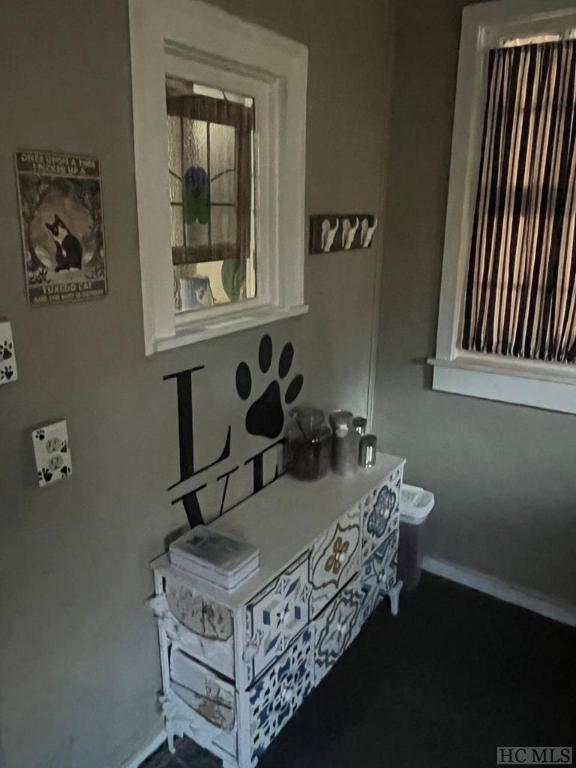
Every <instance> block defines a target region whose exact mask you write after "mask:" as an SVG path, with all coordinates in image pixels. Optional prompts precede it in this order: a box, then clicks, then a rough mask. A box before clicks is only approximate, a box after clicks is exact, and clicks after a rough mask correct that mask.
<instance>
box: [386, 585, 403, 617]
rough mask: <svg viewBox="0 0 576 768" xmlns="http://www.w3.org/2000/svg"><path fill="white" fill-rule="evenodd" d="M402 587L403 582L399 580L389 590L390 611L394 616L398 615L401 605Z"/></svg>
mask: <svg viewBox="0 0 576 768" xmlns="http://www.w3.org/2000/svg"><path fill="white" fill-rule="evenodd" d="M401 589H402V582H401V581H400V580H398V581H397V582H396V584H394V586H393V587H392V589H391V590H390V591H389V592H388V597H389V598H390V612H391V614H392V616H398V608H399V605H400V590H401Z"/></svg>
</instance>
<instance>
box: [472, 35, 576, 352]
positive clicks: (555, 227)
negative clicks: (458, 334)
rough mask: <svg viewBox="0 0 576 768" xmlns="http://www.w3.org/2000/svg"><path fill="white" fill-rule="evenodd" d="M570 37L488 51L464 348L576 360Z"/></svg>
mask: <svg viewBox="0 0 576 768" xmlns="http://www.w3.org/2000/svg"><path fill="white" fill-rule="evenodd" d="M575 106H576V41H574V40H566V41H561V42H555V43H542V44H534V45H523V46H517V47H509V48H497V49H494V50H491V51H490V52H489V58H488V86H487V96H486V111H485V116H484V129H483V137H482V150H481V161H480V174H479V182H478V191H477V196H476V207H475V213H474V224H473V231H472V240H471V246H470V258H469V267H468V276H467V283H466V295H465V302H464V318H463V327H462V347H463V348H464V349H466V350H470V351H477V352H484V353H492V354H499V355H507V356H514V357H521V358H528V359H536V360H546V361H554V362H562V363H574V362H575V361H576V233H575V224H576V146H575V144H576V114H575Z"/></svg>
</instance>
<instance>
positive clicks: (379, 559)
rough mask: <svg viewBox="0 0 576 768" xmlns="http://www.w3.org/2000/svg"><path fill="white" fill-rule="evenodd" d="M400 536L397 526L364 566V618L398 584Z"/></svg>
mask: <svg viewBox="0 0 576 768" xmlns="http://www.w3.org/2000/svg"><path fill="white" fill-rule="evenodd" d="M398 536H399V532H398V528H395V529H394V530H393V531H392V532H391V533H389V534H388V538H386V539H385V540H384V541H383V542H382V544H380V546H379V547H378V549H377V550H376V551H375V552H374V553H373V554H372V556H371V557H370V558H369V559H368V560H367V561H366V562H365V563H364V565H363V566H362V589H363V592H364V601H363V606H362V614H363V620H366V619H367V618H368V616H370V614H371V613H372V612H373V611H374V609H375V608H376V606H377V605H378V604H379V603H380V602H381V601H382V599H383V598H384V596H385V594H386V593H387V592H388V591H389V590H390V589H392V587H393V586H394V585H395V584H396V569H397V559H398Z"/></svg>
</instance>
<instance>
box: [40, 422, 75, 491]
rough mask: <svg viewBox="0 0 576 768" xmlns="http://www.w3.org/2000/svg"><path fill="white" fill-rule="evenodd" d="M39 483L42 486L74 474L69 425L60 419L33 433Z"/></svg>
mask: <svg viewBox="0 0 576 768" xmlns="http://www.w3.org/2000/svg"><path fill="white" fill-rule="evenodd" d="M32 442H33V444H34V456H35V459H36V471H37V477H38V485H39V486H40V487H41V488H42V487H44V486H45V485H51V484H52V483H54V482H56V481H57V480H64V479H65V478H67V477H70V475H71V474H72V458H71V456H70V449H69V441H68V427H67V424H66V421H65V420H64V421H58V422H56V423H54V424H47V425H45V426H44V427H40V428H39V429H35V430H34V432H33V433H32Z"/></svg>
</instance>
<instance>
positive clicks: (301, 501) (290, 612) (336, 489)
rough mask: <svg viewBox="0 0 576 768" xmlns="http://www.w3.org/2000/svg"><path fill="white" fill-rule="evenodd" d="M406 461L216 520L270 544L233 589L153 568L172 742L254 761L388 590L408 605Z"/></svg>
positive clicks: (293, 487)
mask: <svg viewBox="0 0 576 768" xmlns="http://www.w3.org/2000/svg"><path fill="white" fill-rule="evenodd" d="M403 467H404V460H403V459H400V458H397V457H395V456H387V455H384V454H378V459H377V463H376V465H375V466H374V467H372V468H370V469H366V470H364V469H359V470H358V472H357V473H356V474H354V475H352V476H350V477H338V476H336V475H333V474H330V475H328V476H326V477H325V478H323V479H321V480H318V481H316V482H311V483H308V482H302V481H298V480H295V479H293V478H291V477H288V476H284V477H282V478H280V479H279V480H277V481H276V482H275V483H273V484H271V485H270V486H268V487H267V488H265V489H264V490H263V491H261V492H260V493H259V494H257V495H256V496H253V497H252V498H250V499H248V500H247V501H246V502H244V503H243V504H241V505H240V506H238V507H237V508H236V509H234V510H233V511H231V512H229V513H228V514H226V515H224V516H223V517H221V518H219V519H218V520H216V521H215V522H213V523H212V524H211V525H212V527H213V528H215V529H216V530H218V531H220V532H222V533H224V534H230V535H232V536H236V537H239V538H242V539H244V540H245V541H249V542H250V543H251V544H254V545H255V546H257V547H259V549H260V568H259V570H258V571H257V572H256V573H255V574H254V575H253V576H251V577H250V578H249V579H248V580H247V581H245V582H244V583H243V584H241V585H240V586H239V587H238V588H237V589H236V590H234V591H226V590H224V589H221V588H219V587H217V586H213V585H211V584H209V583H208V582H206V581H203V580H202V579H198V578H195V577H194V576H191V575H189V574H187V573H185V572H184V571H182V570H180V569H178V568H175V567H174V566H172V565H171V564H170V561H169V559H168V556H167V555H163V556H162V557H160V558H158V559H156V560H154V561H153V563H152V567H153V569H154V581H155V596H154V597H153V598H152V599H151V600H150V605H151V607H152V609H153V611H154V614H155V616H156V619H157V622H158V631H159V639H160V662H161V669H162V687H163V690H162V694H161V697H160V700H161V705H162V710H163V713H164V717H165V722H166V731H167V734H168V743H169V747H170V749H171V750H173V749H174V737H175V736H182V735H187V736H189V737H190V738H192V739H194V740H195V741H196V742H198V743H199V744H201V745H202V746H203V747H205V748H206V749H208V750H210V751H211V752H212V753H213V754H215V755H217V756H218V757H219V758H220V759H221V760H222V762H223V764H224V766H225V768H232V767H234V768H249V767H250V768H251V767H252V766H255V765H256V764H257V762H258V760H259V758H260V757H261V755H262V754H263V752H264V750H265V749H266V748H267V747H268V745H269V744H270V742H271V741H272V740H273V739H274V737H275V736H276V735H277V733H278V732H279V731H280V730H281V728H282V727H283V726H284V725H285V724H286V723H287V722H288V720H289V719H290V717H291V716H292V715H293V713H294V712H295V711H296V710H297V709H298V707H299V706H300V705H301V703H302V701H303V700H304V698H305V697H306V695H307V694H308V693H309V692H310V691H311V690H312V688H314V686H316V685H318V683H319V682H320V681H321V680H322V678H323V677H324V676H325V675H326V674H327V672H328V671H329V670H330V668H331V667H332V666H333V665H334V663H335V662H336V661H337V660H338V658H339V657H340V656H341V655H342V653H343V652H344V651H345V650H346V648H347V647H348V646H349V645H350V643H351V642H352V641H353V640H354V638H355V637H356V636H357V634H358V632H359V631H360V629H361V627H362V624H363V623H364V621H365V620H366V619H367V618H368V616H369V615H370V614H371V613H372V611H373V610H374V609H375V607H376V606H377V605H378V604H379V603H380V602H381V600H382V599H383V598H384V597H385V596H388V597H389V598H390V601H391V610H392V613H393V614H395V613H396V612H397V610H398V595H399V591H400V588H401V586H402V584H401V582H399V581H398V580H397V577H396V560H397V554H398V523H399V501H400V490H401V484H402V472H403Z"/></svg>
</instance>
